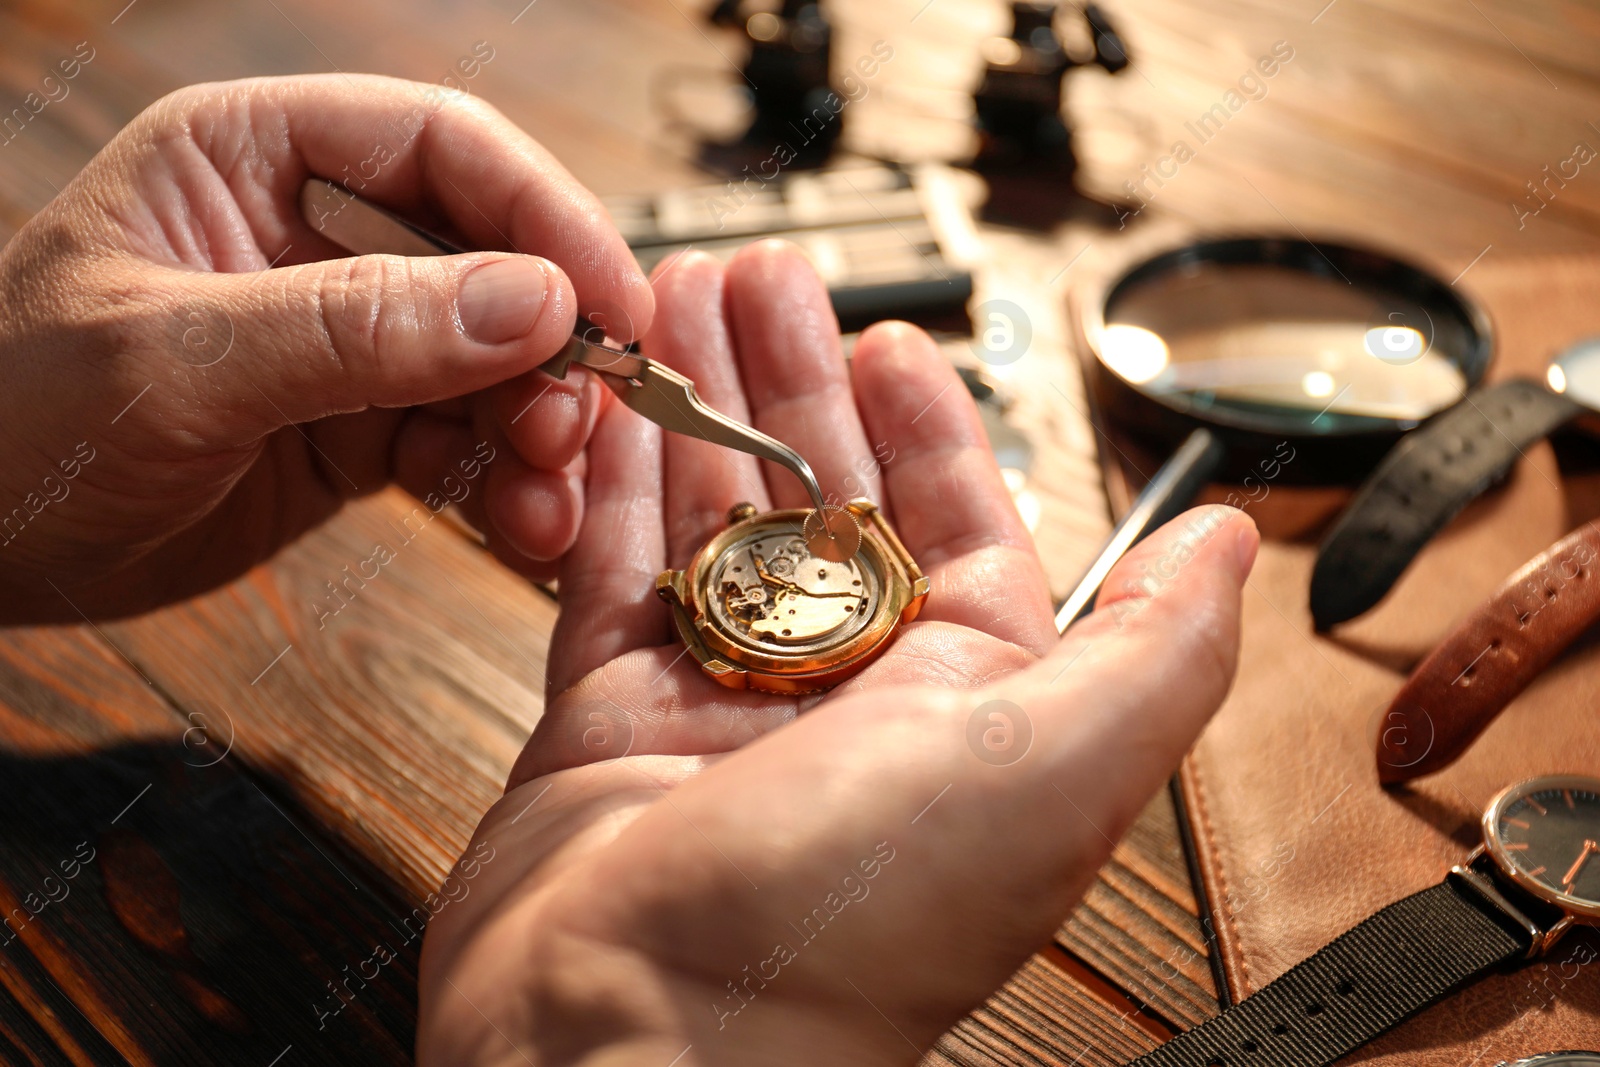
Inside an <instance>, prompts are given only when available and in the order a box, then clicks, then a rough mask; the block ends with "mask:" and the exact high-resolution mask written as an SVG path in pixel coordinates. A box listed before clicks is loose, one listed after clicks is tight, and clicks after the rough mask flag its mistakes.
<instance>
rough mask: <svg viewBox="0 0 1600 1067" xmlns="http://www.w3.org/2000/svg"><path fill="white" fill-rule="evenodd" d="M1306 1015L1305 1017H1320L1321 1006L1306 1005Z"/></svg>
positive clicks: (1314, 1004)
mask: <svg viewBox="0 0 1600 1067" xmlns="http://www.w3.org/2000/svg"><path fill="white" fill-rule="evenodd" d="M1306 1014H1307V1015H1321V1014H1322V1005H1321V1004H1316V1003H1311V1004H1307V1005H1306Z"/></svg>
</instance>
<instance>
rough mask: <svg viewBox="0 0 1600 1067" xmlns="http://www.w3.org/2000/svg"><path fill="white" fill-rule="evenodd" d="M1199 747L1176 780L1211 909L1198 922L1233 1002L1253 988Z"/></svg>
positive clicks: (1191, 754)
mask: <svg viewBox="0 0 1600 1067" xmlns="http://www.w3.org/2000/svg"><path fill="white" fill-rule="evenodd" d="M1203 743H1204V742H1203V740H1202V744H1203ZM1199 751H1200V750H1199V748H1198V747H1196V748H1195V749H1194V750H1193V751H1191V752H1190V753H1189V755H1187V756H1185V757H1184V760H1183V763H1181V764H1180V765H1179V767H1178V780H1179V783H1180V785H1181V786H1182V788H1183V796H1184V804H1185V805H1186V806H1187V807H1188V809H1189V814H1190V819H1191V821H1192V822H1193V823H1195V824H1198V828H1199V830H1200V833H1199V835H1197V836H1195V838H1194V840H1195V841H1196V843H1197V845H1199V846H1200V847H1199V848H1197V849H1196V851H1197V852H1199V853H1200V855H1198V856H1197V857H1196V859H1197V866H1198V867H1199V868H1200V871H1201V874H1202V876H1203V877H1204V879H1205V885H1204V886H1203V887H1202V888H1203V890H1204V892H1205V896H1206V903H1207V904H1209V905H1210V912H1211V914H1209V915H1204V916H1201V922H1202V923H1204V922H1210V924H1211V929H1212V932H1213V937H1212V938H1209V939H1208V940H1209V941H1211V942H1213V943H1214V944H1215V945H1216V948H1217V950H1218V952H1219V953H1220V955H1221V957H1222V965H1223V966H1222V971H1223V974H1224V975H1225V976H1226V977H1227V979H1228V990H1227V992H1228V996H1229V997H1230V998H1231V999H1232V1001H1233V1002H1234V1003H1238V1002H1239V1001H1241V1000H1243V999H1244V998H1245V997H1247V996H1249V995H1250V993H1251V992H1252V991H1253V986H1252V984H1251V981H1250V965H1249V963H1248V961H1246V959H1245V954H1244V948H1243V946H1242V944H1241V943H1240V935H1239V927H1238V924H1237V922H1236V920H1235V916H1234V913H1233V909H1232V908H1230V907H1229V906H1228V877H1227V874H1226V873H1225V872H1224V871H1223V853H1222V848H1221V846H1220V844H1219V843H1218V841H1217V835H1216V828H1215V826H1214V825H1213V823H1212V820H1211V807H1210V805H1209V804H1207V803H1206V799H1205V786H1204V783H1203V782H1202V777H1203V776H1202V774H1201V771H1200V765H1199ZM1219 918H1220V921H1218V920H1219Z"/></svg>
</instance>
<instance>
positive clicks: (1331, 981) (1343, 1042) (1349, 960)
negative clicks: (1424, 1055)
mask: <svg viewBox="0 0 1600 1067" xmlns="http://www.w3.org/2000/svg"><path fill="white" fill-rule="evenodd" d="M1530 943H1531V938H1530V935H1529V934H1528V933H1527V932H1526V931H1521V932H1519V931H1517V930H1516V928H1515V924H1514V923H1513V922H1511V921H1508V917H1507V916H1506V914H1505V913H1504V912H1502V911H1500V909H1499V908H1498V907H1496V906H1495V905H1493V904H1491V903H1489V902H1488V901H1487V900H1485V899H1483V898H1482V897H1480V896H1479V895H1478V894H1477V892H1476V891H1475V890H1473V889H1472V888H1470V887H1469V886H1467V885H1465V884H1463V883H1462V882H1460V881H1458V880H1457V879H1456V878H1450V879H1447V880H1446V881H1444V882H1441V883H1440V884H1439V885H1436V886H1434V887H1432V888H1431V889H1424V890H1423V891H1422V892H1420V893H1416V894H1413V895H1412V896H1409V897H1406V898H1405V899H1404V900H1399V901H1396V902H1395V903H1393V904H1390V905H1389V906H1388V907H1387V908H1384V909H1383V910H1382V911H1380V912H1377V913H1376V914H1374V915H1373V916H1372V917H1370V918H1368V919H1367V920H1366V921H1364V922H1362V923H1361V924H1360V925H1358V926H1356V927H1354V928H1353V929H1351V930H1349V931H1347V932H1346V933H1344V934H1341V935H1340V936H1339V937H1338V938H1336V939H1334V940H1333V941H1331V942H1329V943H1328V944H1327V945H1325V946H1324V947H1323V948H1321V949H1320V950H1318V951H1317V952H1316V953H1315V954H1313V955H1312V956H1310V957H1308V958H1307V959H1305V960H1302V961H1301V962H1300V963H1298V964H1296V965H1295V966H1294V967H1293V968H1291V969H1290V970H1288V971H1286V972H1284V973H1283V975H1281V976H1280V977H1279V978H1278V979H1277V980H1276V981H1273V982H1271V983H1269V984H1268V985H1267V986H1266V987H1265V988H1263V989H1261V990H1260V991H1259V992H1257V993H1255V994H1253V995H1251V996H1249V997H1246V998H1245V999H1244V1000H1242V1001H1240V1002H1239V1003H1238V1004H1237V1005H1235V1006H1234V1007H1232V1008H1229V1009H1228V1010H1227V1011H1225V1012H1223V1013H1222V1014H1221V1015H1219V1016H1217V1017H1216V1018H1214V1019H1211V1020H1210V1021H1208V1022H1206V1023H1203V1024H1202V1025H1200V1026H1197V1027H1195V1028H1194V1029H1193V1030H1190V1031H1188V1032H1187V1033H1183V1034H1179V1035H1178V1036H1177V1037H1175V1038H1173V1039H1172V1040H1171V1041H1169V1042H1167V1043H1166V1044H1165V1045H1163V1046H1161V1047H1160V1048H1158V1049H1156V1050H1155V1051H1154V1052H1151V1053H1149V1054H1148V1055H1145V1056H1141V1057H1139V1058H1138V1059H1137V1060H1134V1061H1133V1063H1132V1064H1130V1065H1129V1067H1326V1065H1327V1064H1331V1063H1333V1062H1334V1061H1335V1060H1337V1059H1338V1058H1339V1057H1341V1056H1343V1055H1345V1054H1346V1053H1348V1052H1350V1051H1351V1050H1353V1049H1357V1048H1360V1047H1361V1046H1362V1045H1364V1044H1366V1043H1367V1042H1368V1041H1371V1040H1372V1039H1373V1038H1375V1037H1377V1036H1378V1035H1379V1034H1381V1033H1384V1032H1385V1031H1387V1030H1389V1029H1390V1028H1391V1027H1393V1026H1394V1025H1395V1024H1397V1023H1399V1022H1400V1021H1401V1020H1402V1019H1405V1018H1407V1017H1409V1016H1411V1015H1414V1014H1416V1013H1417V1012H1419V1011H1421V1010H1422V1009H1423V1008H1425V1007H1427V1006H1428V1005H1430V1004H1432V1003H1433V1002H1434V1001H1436V1000H1439V999H1440V998H1442V997H1443V996H1444V995H1445V994H1446V993H1448V992H1450V990H1451V989H1453V988H1455V987H1456V986H1458V985H1461V984H1462V983H1463V982H1465V981H1466V980H1467V979H1469V978H1472V977H1474V976H1476V975H1478V974H1479V973H1481V972H1483V971H1485V970H1487V969H1489V968H1490V967H1492V966H1494V965H1495V964H1498V963H1503V962H1505V961H1507V960H1509V959H1512V958H1513V957H1516V956H1519V955H1522V954H1524V953H1526V952H1527V950H1528V947H1529V945H1530Z"/></svg>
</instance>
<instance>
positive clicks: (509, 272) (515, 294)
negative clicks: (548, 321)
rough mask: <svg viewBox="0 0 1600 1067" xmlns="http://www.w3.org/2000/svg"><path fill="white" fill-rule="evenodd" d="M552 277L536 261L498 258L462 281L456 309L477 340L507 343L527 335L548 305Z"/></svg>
mask: <svg viewBox="0 0 1600 1067" xmlns="http://www.w3.org/2000/svg"><path fill="white" fill-rule="evenodd" d="M549 282H550V277H549V275H547V274H546V273H545V270H544V267H543V266H542V265H541V264H540V263H539V261H538V260H536V259H531V258H518V259H497V260H495V261H494V262H493V263H486V264H484V265H483V266H481V267H478V268H476V269H474V270H472V271H470V272H468V274H467V276H466V277H465V278H463V279H461V292H460V293H459V294H458V295H457V296H456V310H457V312H458V313H459V314H460V315H461V328H462V329H464V330H466V331H467V336H468V337H470V338H472V339H473V340H474V341H478V342H480V343H482V344H486V345H498V344H504V343H505V342H507V341H515V340H516V339H517V338H519V337H524V336H526V335H527V333H528V331H529V330H531V329H533V324H534V323H535V322H536V321H537V320H538V318H539V309H540V308H541V307H543V306H544V292H545V288H546V287H547V286H548V285H549Z"/></svg>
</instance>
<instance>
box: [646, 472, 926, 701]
mask: <svg viewBox="0 0 1600 1067" xmlns="http://www.w3.org/2000/svg"><path fill="white" fill-rule="evenodd" d="M816 514H817V513H816V512H814V511H812V510H811V509H809V508H793V509H789V510H786V511H769V512H767V513H765V514H757V513H756V509H755V506H754V505H752V504H738V505H736V506H735V507H734V508H733V509H732V510H731V511H730V512H729V513H728V523H729V526H728V528H727V529H726V530H723V531H722V532H721V533H719V534H717V536H715V537H713V538H712V539H711V540H710V541H709V542H707V543H706V545H705V547H703V548H701V549H700V551H699V552H698V553H696V554H695V557H694V559H693V560H692V561H691V562H690V563H689V566H688V567H687V568H685V569H684V570H681V571H663V572H662V574H661V576H660V577H659V578H657V579H656V592H657V593H659V594H660V596H661V598H662V599H663V600H665V601H667V603H668V604H670V605H671V606H672V614H673V618H674V620H675V622H676V624H677V628H678V636H679V637H680V638H681V639H682V640H683V643H684V645H685V646H687V648H688V651H689V653H690V654H691V655H693V656H694V658H695V659H696V660H697V661H699V664H700V669H701V670H703V671H704V672H705V673H706V674H707V675H709V676H710V677H711V678H714V679H715V680H716V681H718V682H720V683H722V684H723V685H726V686H729V687H730V688H734V689H745V688H749V689H760V690H764V691H767V692H772V693H812V692H817V691H820V690H823V689H829V688H832V687H833V686H835V685H838V684H839V683H840V682H842V681H844V680H845V679H846V678H848V677H849V676H851V675H852V674H855V673H856V672H857V671H859V670H861V669H862V668H863V667H865V666H866V665H867V664H868V663H870V662H872V660H873V659H874V658H876V657H877V656H878V655H879V654H880V653H881V652H883V650H884V649H885V648H887V647H888V644H889V642H890V640H891V639H892V638H893V637H894V635H895V633H896V632H897V631H898V630H899V629H900V627H901V626H902V625H903V624H904V623H907V622H910V621H911V620H912V619H914V618H916V617H917V613H918V612H919V611H921V610H922V604H923V601H925V600H926V599H927V597H928V579H927V578H926V577H925V576H924V575H923V573H922V571H921V569H920V568H918V566H917V564H916V561H915V560H913V559H912V558H911V555H910V553H908V552H907V551H906V549H905V546H904V545H902V544H901V543H900V538H899V537H897V536H895V532H894V531H893V530H892V529H890V527H889V524H888V522H887V521H885V519H884V517H883V513H882V512H881V511H879V510H878V507H877V505H876V504H874V503H872V501H870V500H865V499H857V500H852V501H850V503H848V504H846V505H845V506H844V507H843V508H841V509H837V510H834V509H830V514H831V521H832V522H833V523H840V522H846V523H852V522H853V523H855V524H856V528H855V529H852V530H849V531H848V534H849V536H850V537H851V538H852V539H853V538H854V536H855V534H856V533H859V535H860V546H859V548H858V549H857V550H856V551H855V552H854V554H853V555H851V556H849V558H847V559H845V560H844V561H843V562H836V561H834V560H830V559H827V558H824V556H823V555H820V554H817V553H815V552H813V549H812V548H811V547H808V536H807V534H808V533H809V532H814V531H808V529H807V526H806V524H807V521H808V519H810V520H811V521H812V522H813V523H814V522H815V520H814V519H813V518H812V517H813V516H815V515H816ZM809 541H810V544H811V545H817V544H818V541H817V540H816V538H815V537H814V536H813V537H811V538H809Z"/></svg>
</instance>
